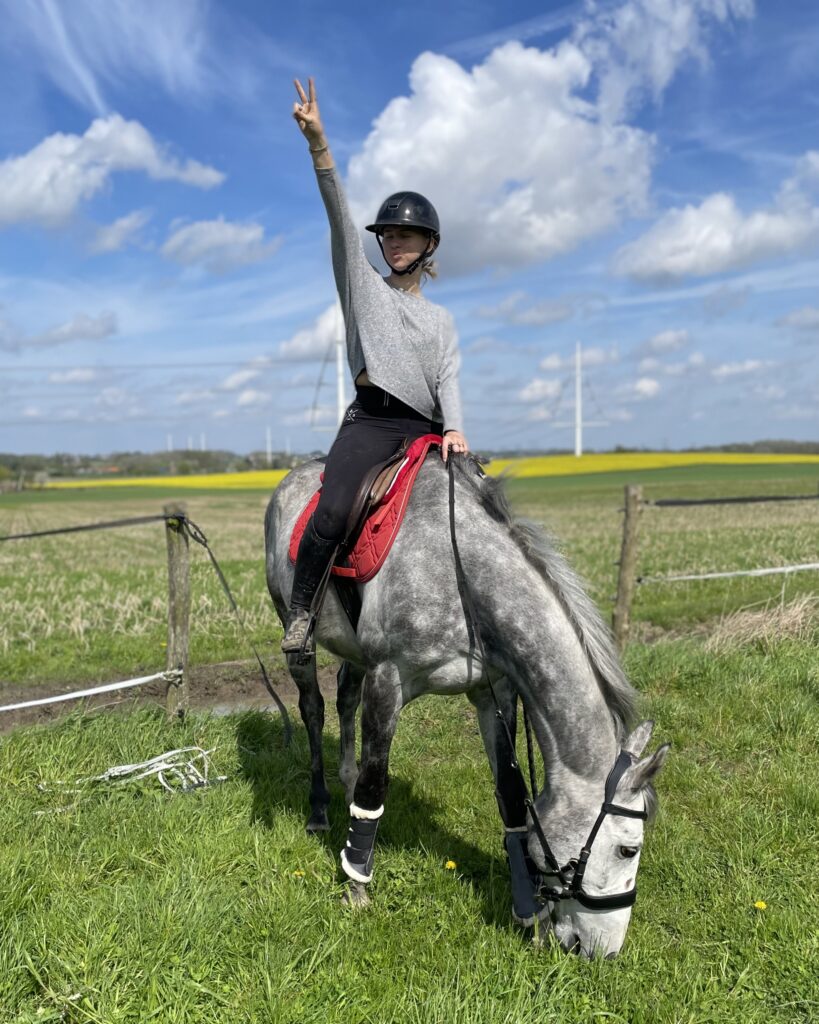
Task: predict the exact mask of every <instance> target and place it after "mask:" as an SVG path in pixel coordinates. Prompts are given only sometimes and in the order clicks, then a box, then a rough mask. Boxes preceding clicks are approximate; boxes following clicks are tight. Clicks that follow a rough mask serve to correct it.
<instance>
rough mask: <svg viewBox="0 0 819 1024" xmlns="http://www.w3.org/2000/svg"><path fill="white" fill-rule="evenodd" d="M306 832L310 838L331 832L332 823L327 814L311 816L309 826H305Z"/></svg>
mask: <svg viewBox="0 0 819 1024" xmlns="http://www.w3.org/2000/svg"><path fill="white" fill-rule="evenodd" d="M304 830H305V831H306V832H307V834H308V835H309V836H312V835H316V834H317V833H318V832H329V831H330V821H329V819H328V817H327V815H326V814H324V813H322V814H311V815H310V817H309V818H308V819H307V824H306V825H305V826H304Z"/></svg>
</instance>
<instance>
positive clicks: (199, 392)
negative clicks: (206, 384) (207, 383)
mask: <svg viewBox="0 0 819 1024" xmlns="http://www.w3.org/2000/svg"><path fill="white" fill-rule="evenodd" d="M215 397H216V396H215V395H214V393H213V391H211V389H210V388H189V389H188V390H186V391H180V392H179V394H178V395H177V396H176V399H175V402H176V404H177V405H198V404H199V403H200V402H209V401H211V400H212V399H214V398H215Z"/></svg>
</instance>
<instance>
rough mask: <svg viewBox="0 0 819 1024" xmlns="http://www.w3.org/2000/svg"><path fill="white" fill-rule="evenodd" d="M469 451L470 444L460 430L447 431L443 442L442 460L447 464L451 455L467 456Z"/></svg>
mask: <svg viewBox="0 0 819 1024" xmlns="http://www.w3.org/2000/svg"><path fill="white" fill-rule="evenodd" d="M468 451H469V444H468V443H467V440H466V438H465V437H464V435H463V434H462V433H461V432H460V430H447V432H446V433H445V434H444V439H443V441H442V442H441V458H442V459H443V460H444V462H446V460H447V457H448V456H449V453H450V452H452V453H453V455H466V453H467V452H468Z"/></svg>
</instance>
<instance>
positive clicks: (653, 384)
mask: <svg viewBox="0 0 819 1024" xmlns="http://www.w3.org/2000/svg"><path fill="white" fill-rule="evenodd" d="M659 390H660V382H659V381H658V380H655V379H654V378H653V377H640V379H639V380H638V381H637V382H636V383H635V385H634V393H635V394H636V395H639V396H640V397H641V398H653V397H654V395H656V394H657V392H658V391H659Z"/></svg>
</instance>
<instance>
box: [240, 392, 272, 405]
mask: <svg viewBox="0 0 819 1024" xmlns="http://www.w3.org/2000/svg"><path fill="white" fill-rule="evenodd" d="M269 402H270V395H268V394H267V393H266V392H264V391H256V390H254V389H253V388H247V389H246V390H245V391H242V392H241V394H240V395H239V397H238V398H237V399H236V404H237V405H239V406H255V405H267V404H269Z"/></svg>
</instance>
